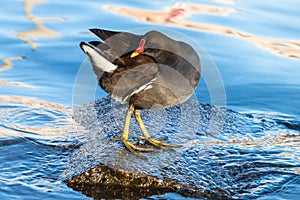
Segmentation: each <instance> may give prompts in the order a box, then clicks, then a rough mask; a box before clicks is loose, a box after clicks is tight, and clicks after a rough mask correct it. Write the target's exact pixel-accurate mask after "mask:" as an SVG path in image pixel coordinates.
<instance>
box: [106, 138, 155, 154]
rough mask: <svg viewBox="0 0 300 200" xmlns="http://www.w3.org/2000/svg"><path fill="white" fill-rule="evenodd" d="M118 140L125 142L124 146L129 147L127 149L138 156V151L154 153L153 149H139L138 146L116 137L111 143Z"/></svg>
mask: <svg viewBox="0 0 300 200" xmlns="http://www.w3.org/2000/svg"><path fill="white" fill-rule="evenodd" d="M117 140H121V141H122V142H123V144H124V145H125V146H126V147H127V149H128V150H129V151H131V152H132V153H134V154H136V155H139V154H138V153H137V151H144V152H152V151H154V149H152V148H144V147H139V146H137V145H136V144H134V143H132V142H129V141H128V140H124V139H123V138H122V137H115V138H113V139H111V140H110V141H111V142H113V141H117Z"/></svg>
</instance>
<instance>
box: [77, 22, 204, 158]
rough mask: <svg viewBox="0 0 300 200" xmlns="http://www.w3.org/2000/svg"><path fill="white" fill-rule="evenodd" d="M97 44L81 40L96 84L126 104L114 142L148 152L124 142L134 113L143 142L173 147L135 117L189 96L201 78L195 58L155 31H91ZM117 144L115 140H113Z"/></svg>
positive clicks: (178, 43)
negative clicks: (141, 112)
mask: <svg viewBox="0 0 300 200" xmlns="http://www.w3.org/2000/svg"><path fill="white" fill-rule="evenodd" d="M90 31H91V32H92V33H94V34H95V35H97V36H98V37H99V38H101V39H102V41H91V42H89V43H85V42H81V43H80V47H81V49H82V50H83V51H84V53H85V54H86V55H87V57H88V59H89V61H90V62H91V64H92V66H93V70H94V72H95V74H96V75H97V78H98V83H99V85H100V86H101V88H103V89H104V90H105V91H106V92H108V93H109V94H110V95H111V96H112V97H113V98H114V99H116V100H117V101H119V102H121V103H124V104H128V110H127V113H126V118H125V124H124V129H123V134H122V136H121V137H119V138H117V139H120V140H122V142H123V143H124V144H125V146H126V147H127V148H128V149H129V150H130V151H131V152H133V153H135V154H137V151H153V149H152V148H143V147H139V146H137V145H135V144H134V143H132V142H130V141H128V134H129V127H130V118H131V116H132V113H134V116H135V119H136V120H137V122H138V124H139V126H140V128H141V131H142V133H143V135H144V136H143V137H140V138H142V139H144V140H145V141H147V142H148V143H150V144H152V145H154V146H156V147H159V148H162V149H166V147H168V146H177V145H176V144H169V143H167V142H163V141H162V139H154V138H152V137H151V136H150V134H149V133H148V131H147V129H146V127H145V125H144V123H143V121H142V119H141V116H140V110H142V109H164V108H168V107H171V106H175V105H177V104H180V103H183V102H185V101H186V100H187V99H188V98H189V97H190V96H191V95H192V93H193V92H194V90H195V88H196V86H197V84H198V82H199V79H200V74H201V67H200V59H199V57H198V55H197V53H196V52H195V50H194V49H193V48H192V47H191V46H190V45H189V44H187V43H185V42H182V41H176V40H173V39H171V38H170V37H168V36H166V35H165V34H163V33H161V32H158V31H149V32H147V33H145V34H144V35H135V34H132V33H129V32H116V31H109V30H103V29H97V28H94V29H90ZM114 140H116V139H114Z"/></svg>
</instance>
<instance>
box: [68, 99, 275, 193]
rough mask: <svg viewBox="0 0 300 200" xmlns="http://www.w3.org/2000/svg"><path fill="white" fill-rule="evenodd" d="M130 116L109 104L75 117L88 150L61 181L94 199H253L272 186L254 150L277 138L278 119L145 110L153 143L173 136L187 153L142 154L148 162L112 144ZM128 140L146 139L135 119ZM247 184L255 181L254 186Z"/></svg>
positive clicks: (192, 106)
mask: <svg viewBox="0 0 300 200" xmlns="http://www.w3.org/2000/svg"><path fill="white" fill-rule="evenodd" d="M126 109H127V107H126V106H125V105H120V104H119V103H117V102H115V101H114V100H112V99H111V98H109V97H106V98H102V99H100V100H97V101H96V102H95V103H93V104H88V105H84V106H82V107H79V108H78V109H76V110H75V112H74V119H75V121H76V122H77V123H78V129H79V130H82V129H84V130H85V131H84V132H81V131H80V132H81V135H79V136H78V137H79V138H80V141H81V143H82V145H81V147H80V148H79V149H77V150H75V151H74V153H73V156H72V157H71V158H70V161H69V164H68V166H67V167H66V168H67V169H66V171H65V173H64V175H63V178H64V179H65V180H66V182H67V183H68V186H70V187H72V188H74V189H75V190H78V191H81V192H82V193H84V194H86V195H87V196H90V197H93V198H94V199H101V198H108V199H116V198H118V199H139V198H142V197H149V196H151V195H155V194H163V193H165V192H176V193H179V194H181V195H183V196H188V197H197V198H213V199H218V198H219V199H226V198H236V197H240V195H239V194H241V193H242V194H243V195H244V196H243V197H247V192H248V191H249V192H251V190H252V189H253V190H255V189H257V188H260V187H261V184H263V183H264V182H265V181H268V179H269V177H268V174H262V173H260V170H261V168H259V167H257V166H256V165H255V160H256V159H258V157H259V159H260V160H265V161H266V160H267V159H268V156H266V157H265V158H264V157H263V156H261V155H260V154H261V152H257V151H256V150H255V148H253V146H252V145H251V144H252V143H253V142H254V143H255V142H259V141H261V140H265V138H264V136H266V134H267V133H268V134H269V135H268V136H271V135H270V134H272V131H271V130H273V127H274V122H273V121H272V120H265V119H255V120H254V119H253V117H252V116H250V115H249V116H246V115H241V114H238V113H236V112H233V111H230V110H226V109H221V108H217V107H214V106H210V105H204V104H199V103H198V102H197V101H194V100H189V101H187V102H186V103H184V104H181V105H178V106H175V107H172V108H169V109H166V110H164V111H143V112H142V118H143V119H144V121H145V124H146V127H147V128H148V130H149V132H150V133H151V135H152V136H153V137H162V136H167V140H166V141H167V142H170V143H181V144H183V146H181V147H176V148H171V149H169V150H161V149H156V150H155V151H154V152H151V153H141V154H142V155H143V156H144V157H145V158H146V159H142V158H140V157H138V156H136V155H134V154H132V153H131V152H129V151H128V150H127V149H125V148H124V145H123V144H122V143H121V142H119V141H115V142H110V140H111V139H112V138H114V137H116V136H120V135H121V133H122V128H123V122H124V117H125V112H126ZM274 130H275V129H274ZM130 133H131V134H130V139H131V140H136V138H137V136H138V135H140V134H141V133H140V130H139V127H138V125H137V123H136V122H135V120H134V119H133V118H132V124H131V129H130ZM141 145H146V146H147V144H143V143H141ZM275 165H276V164H275ZM272 167H278V166H274V164H272ZM250 172H251V173H250ZM277 175H278V174H276V176H277ZM279 175H280V173H279ZM249 177H250V178H251V177H252V178H255V179H256V180H257V181H256V182H255V183H251V184H248V183H249ZM273 178H274V177H273ZM245 191H247V192H245Z"/></svg>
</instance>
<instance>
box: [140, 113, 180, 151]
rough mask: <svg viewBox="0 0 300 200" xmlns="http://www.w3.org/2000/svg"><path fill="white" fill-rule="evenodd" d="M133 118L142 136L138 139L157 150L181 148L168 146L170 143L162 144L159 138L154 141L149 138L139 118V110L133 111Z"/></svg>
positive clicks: (172, 145)
mask: <svg viewBox="0 0 300 200" xmlns="http://www.w3.org/2000/svg"><path fill="white" fill-rule="evenodd" d="M134 116H135V119H136V121H137V122H138V124H139V126H140V128H141V130H142V133H143V135H144V136H141V137H139V138H140V139H143V140H146V141H147V142H148V143H150V144H152V145H154V146H156V147H158V148H161V149H167V148H166V147H178V146H181V145H180V144H170V143H167V142H163V141H162V140H163V139H161V138H158V139H154V138H152V137H151V135H150V134H149V133H148V130H147V128H146V127H145V124H144V122H143V120H142V118H141V111H140V110H134Z"/></svg>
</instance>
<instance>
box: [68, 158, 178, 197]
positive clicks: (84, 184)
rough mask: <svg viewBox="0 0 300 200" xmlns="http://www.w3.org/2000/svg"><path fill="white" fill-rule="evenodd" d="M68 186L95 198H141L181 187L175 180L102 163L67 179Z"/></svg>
mask: <svg viewBox="0 0 300 200" xmlns="http://www.w3.org/2000/svg"><path fill="white" fill-rule="evenodd" d="M67 182H68V186H69V187H72V188H74V189H75V190H78V191H81V192H82V193H84V194H86V195H87V196H90V197H93V198H94V199H103V198H122V199H139V198H142V197H145V196H151V195H156V194H164V193H166V192H174V191H178V190H179V189H180V187H181V186H180V185H179V184H177V183H176V181H175V180H163V181H162V180H160V179H158V178H156V177H153V176H147V175H145V174H139V173H134V172H128V171H121V170H117V169H112V168H110V167H108V166H106V165H103V164H100V165H97V166H96V167H94V168H92V169H90V170H88V171H86V172H84V173H82V174H80V175H78V176H74V177H72V178H70V179H68V180H67Z"/></svg>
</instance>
